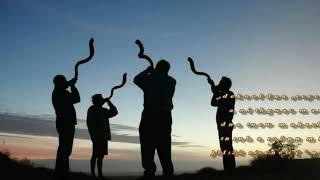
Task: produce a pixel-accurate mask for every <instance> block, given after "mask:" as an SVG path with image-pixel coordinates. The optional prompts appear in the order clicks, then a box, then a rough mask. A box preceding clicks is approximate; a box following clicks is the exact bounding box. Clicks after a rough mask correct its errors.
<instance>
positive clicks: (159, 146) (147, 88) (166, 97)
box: [134, 60, 176, 178]
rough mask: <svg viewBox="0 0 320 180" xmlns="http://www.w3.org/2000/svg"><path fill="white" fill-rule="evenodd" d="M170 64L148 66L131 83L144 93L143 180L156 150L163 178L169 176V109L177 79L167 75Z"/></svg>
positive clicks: (151, 170)
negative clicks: (154, 66)
mask: <svg viewBox="0 0 320 180" xmlns="http://www.w3.org/2000/svg"><path fill="white" fill-rule="evenodd" d="M169 69H170V64H169V63H168V62H167V61H165V60H160V61H159V62H158V63H157V65H156V68H155V69H153V67H151V66H150V67H148V68H147V69H146V70H144V71H142V72H141V73H139V74H138V75H137V76H136V77H135V78H134V83H135V84H136V85H137V86H138V87H139V88H140V89H142V90H143V92H144V109H143V112H142V117H141V122H140V126H139V136H140V144H141V158H142V166H143V168H144V169H145V171H144V177H146V178H149V177H153V176H154V174H155V172H156V165H155V162H154V155H155V150H157V153H158V156H159V159H160V163H161V166H162V169H163V175H164V176H172V175H173V172H174V169H173V164H172V161H171V124H172V117H171V110H172V109H173V104H172V97H173V94H174V91H175V85H176V80H175V79H174V78H172V77H171V76H169V75H168V72H169Z"/></svg>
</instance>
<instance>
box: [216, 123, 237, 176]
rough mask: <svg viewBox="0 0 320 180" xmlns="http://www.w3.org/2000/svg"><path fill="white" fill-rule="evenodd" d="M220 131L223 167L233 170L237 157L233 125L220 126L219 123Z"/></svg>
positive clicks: (226, 169)
mask: <svg viewBox="0 0 320 180" xmlns="http://www.w3.org/2000/svg"><path fill="white" fill-rule="evenodd" d="M217 126H218V132H219V142H220V148H221V151H222V153H223V167H224V170H225V171H228V172H229V171H233V170H234V169H235V157H234V152H233V146H232V130H233V127H229V126H228V125H226V126H220V124H217Z"/></svg>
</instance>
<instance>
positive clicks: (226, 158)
mask: <svg viewBox="0 0 320 180" xmlns="http://www.w3.org/2000/svg"><path fill="white" fill-rule="evenodd" d="M208 83H209V84H210V85H211V91H212V93H213V97H212V99H211V105H212V106H215V107H218V109H217V114H216V120H217V127H218V134H219V142H220V148H221V151H222V153H223V167H224V170H225V171H226V172H227V173H230V172H233V170H234V169H235V166H236V162H235V157H234V152H233V146H232V130H233V123H232V119H233V114H234V104H235V97H234V94H233V92H232V91H230V88H231V85H232V82H231V79H230V78H228V77H222V78H221V80H220V82H219V84H218V85H217V86H215V84H214V82H213V81H212V80H211V79H209V78H208Z"/></svg>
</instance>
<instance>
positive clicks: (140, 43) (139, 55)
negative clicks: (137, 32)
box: [135, 39, 153, 67]
mask: <svg viewBox="0 0 320 180" xmlns="http://www.w3.org/2000/svg"><path fill="white" fill-rule="evenodd" d="M135 43H136V44H137V45H138V46H139V49H140V52H139V54H138V57H139V58H141V59H145V60H147V61H148V62H149V63H150V66H151V67H153V62H152V59H151V58H150V57H149V56H147V55H145V54H144V47H143V44H142V42H141V41H140V40H139V39H137V40H136V42H135Z"/></svg>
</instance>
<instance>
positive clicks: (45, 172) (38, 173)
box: [0, 152, 320, 180]
mask: <svg viewBox="0 0 320 180" xmlns="http://www.w3.org/2000/svg"><path fill="white" fill-rule="evenodd" d="M319 170H320V159H295V160H283V159H282V160H281V159H280V160H274V159H273V160H258V161H255V162H254V163H252V164H251V166H242V167H238V168H237V169H236V171H235V173H234V174H233V175H227V174H224V173H223V171H218V170H215V169H212V168H209V167H207V168H203V169H201V170H199V171H197V173H192V174H191V173H190V174H189V173H185V174H179V175H176V176H174V177H173V178H172V179H173V180H213V179H215V180H220V179H221V180H267V179H268V180H270V179H271V180H309V179H310V180H320V171H319ZM138 178H139V177H121V176H116V177H108V176H107V177H106V179H113V180H135V179H138ZM0 179H1V180H6V179H8V180H11V179H28V180H33V179H34V180H36V179H43V180H44V179H46V180H51V179H52V180H53V179H55V178H54V175H53V170H52V169H47V168H39V167H34V166H33V165H32V163H30V161H28V160H20V161H18V160H13V159H11V158H10V156H9V155H8V153H1V152H0ZM68 179H71V180H92V179H94V178H92V177H91V176H89V175H88V174H85V173H81V172H72V173H71V174H70V177H69V178H68ZM154 179H155V180H157V179H165V178H162V177H160V176H159V177H156V178H154Z"/></svg>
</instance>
